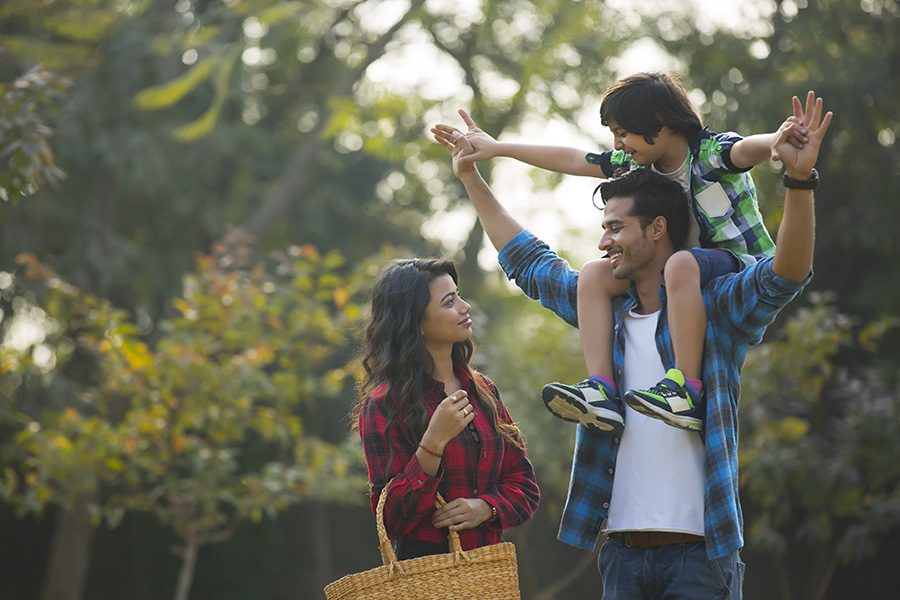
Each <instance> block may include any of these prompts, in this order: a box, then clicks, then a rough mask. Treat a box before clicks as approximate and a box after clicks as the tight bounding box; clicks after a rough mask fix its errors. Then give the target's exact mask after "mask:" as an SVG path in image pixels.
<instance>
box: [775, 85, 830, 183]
mask: <svg viewBox="0 0 900 600" xmlns="http://www.w3.org/2000/svg"><path fill="white" fill-rule="evenodd" d="M791 102H792V104H793V105H794V116H793V117H790V118H788V120H787V121H785V122H784V123H783V124H782V125H781V127H779V128H778V131H777V137H776V138H775V141H774V142H773V143H772V159H773V160H780V161H781V162H782V163H783V164H784V169H785V172H786V173H787V175H788V177H793V178H794V179H809V177H810V175H811V174H812V169H813V167H814V166H816V160H817V159H818V158H819V148H820V147H821V145H822V140H823V139H824V138H825V134H826V133H827V132H828V126H829V125H830V124H831V118H832V117H833V114H832V113H831V111H828V112H827V113H826V114H825V116H824V117H823V116H822V99H821V98H816V94H815V92H813V91H812V90H810V91H809V93H807V95H806V107H805V108H804V107H803V106H802V105H801V104H800V99H799V98H798V97H797V96H794V97H793V98H792V99H791ZM802 130H806V138H807V141H806V143H805V144H804V145H803V147H802V148H798V147H797V145H796V143H794V140H795V138H796V136H797V133H798V132H799V131H802Z"/></svg>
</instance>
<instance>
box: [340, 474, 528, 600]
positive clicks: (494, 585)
mask: <svg viewBox="0 0 900 600" xmlns="http://www.w3.org/2000/svg"><path fill="white" fill-rule="evenodd" d="M388 487H390V483H388V485H386V486H384V489H382V490H381V495H380V496H379V497H378V506H377V508H376V509H375V516H376V528H377V530H378V546H379V549H380V550H381V559H382V561H384V565H383V566H380V567H376V568H374V569H369V570H368V571H363V572H362V573H354V574H352V575H347V576H345V577H342V578H340V579H338V580H337V581H335V582H333V583H330V584H328V585H327V586H326V587H325V597H326V598H327V600H519V599H520V596H519V572H518V569H517V567H516V547H515V546H514V545H513V544H512V543H510V542H502V543H500V544H492V545H490V546H482V547H481V548H475V549H474V550H468V551H466V550H463V549H462V547H461V546H460V544H459V535H458V534H457V533H456V532H455V531H450V532H449V534H448V538H449V542H450V552H448V553H447V554H433V555H430V556H420V557H418V558H411V559H409V560H402V561H398V560H397V554H396V553H395V552H394V548H393V546H392V545H391V541H390V540H389V539H388V536H387V531H385V529H384V515H383V512H384V502H385V499H386V498H387V489H388ZM436 504H437V505H438V506H441V505H443V504H444V499H443V498H441V497H440V494H439V495H438V502H437V503H436Z"/></svg>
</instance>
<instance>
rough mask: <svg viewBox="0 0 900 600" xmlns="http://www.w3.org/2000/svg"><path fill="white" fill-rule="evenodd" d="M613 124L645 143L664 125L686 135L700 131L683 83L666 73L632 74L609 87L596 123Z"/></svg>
mask: <svg viewBox="0 0 900 600" xmlns="http://www.w3.org/2000/svg"><path fill="white" fill-rule="evenodd" d="M610 121H615V122H616V123H618V125H619V126H620V127H621V128H622V129H624V130H625V131H629V132H631V133H636V134H638V135H642V136H644V139H645V140H646V141H647V143H648V144H652V143H653V136H655V135H656V134H658V133H659V132H660V131H661V130H662V128H663V127H664V126H667V127H668V128H669V129H671V130H672V131H674V132H675V133H680V134H681V135H688V134H691V133H694V132H696V131H699V130H700V129H702V128H703V121H701V120H700V116H699V115H698V114H697V111H696V110H695V109H694V106H693V105H692V104H691V100H690V98H688V95H687V90H685V89H684V84H682V83H681V81H680V80H679V79H678V78H677V77H674V76H672V75H667V74H666V73H635V74H634V75H629V76H628V77H625V78H624V79H620V80H619V81H617V82H616V83H614V84H613V85H612V87H610V88H609V89H608V90H606V94H604V95H603V101H602V102H601V103H600V122H601V123H603V125H605V126H607V127H608V126H609V122H610Z"/></svg>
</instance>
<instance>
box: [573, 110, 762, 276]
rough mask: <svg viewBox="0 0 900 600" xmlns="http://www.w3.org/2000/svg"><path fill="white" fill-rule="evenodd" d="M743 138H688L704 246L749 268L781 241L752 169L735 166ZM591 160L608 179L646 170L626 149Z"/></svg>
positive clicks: (730, 135)
mask: <svg viewBox="0 0 900 600" xmlns="http://www.w3.org/2000/svg"><path fill="white" fill-rule="evenodd" d="M742 139H743V138H742V137H741V136H739V135H738V134H736V133H731V132H728V133H715V132H713V131H710V130H709V129H706V128H704V129H702V130H700V131H698V132H697V133H694V134H691V135H688V136H687V140H688V146H689V147H690V157H689V160H690V173H691V186H690V187H691V205H692V207H693V213H694V217H695V218H696V219H697V222H698V223H699V224H700V245H701V246H703V247H704V248H721V249H723V250H728V251H730V252H732V253H733V254H734V255H735V256H737V257H738V259H739V260H740V261H741V262H742V263H744V265H752V264H754V263H755V262H757V261H759V260H761V259H763V258H766V257H768V256H774V254H775V242H773V241H772V236H770V235H769V232H768V231H766V226H765V225H764V224H763V218H762V215H761V214H760V213H759V204H758V203H757V200H756V186H755V185H754V184H753V178H752V177H750V173H748V171H749V170H750V167H748V168H746V169H739V168H738V167H736V166H735V165H734V163H732V162H731V147H732V146H734V144H735V143H736V142H739V141H740V140H742ZM585 160H586V161H587V162H589V163H591V164H595V165H598V166H600V168H602V169H603V174H604V175H605V176H606V177H612V176H613V174H614V173H615V172H616V171H618V170H619V169H622V168H624V169H626V170H630V169H634V168H638V167H640V165H638V164H637V163H636V162H634V161H633V160H631V157H630V156H629V155H628V154H626V153H625V152H623V151H622V150H607V151H606V152H602V153H601V154H592V153H588V154H587V155H586V156H585Z"/></svg>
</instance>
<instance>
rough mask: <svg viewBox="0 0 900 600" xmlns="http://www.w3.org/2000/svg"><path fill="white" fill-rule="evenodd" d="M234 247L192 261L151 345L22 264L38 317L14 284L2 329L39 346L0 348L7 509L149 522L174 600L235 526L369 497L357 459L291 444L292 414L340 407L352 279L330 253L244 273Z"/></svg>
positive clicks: (102, 305)
mask: <svg viewBox="0 0 900 600" xmlns="http://www.w3.org/2000/svg"><path fill="white" fill-rule="evenodd" d="M229 242H230V243H229V245H228V246H224V245H223V246H221V247H217V248H216V252H215V253H214V254H213V255H212V256H202V257H201V258H200V259H199V260H198V265H197V272H196V274H194V275H191V276H188V277H186V279H185V284H184V294H183V295H182V297H180V298H177V299H176V300H175V301H174V303H173V304H174V307H175V309H176V310H177V315H175V316H173V317H171V318H168V319H165V320H164V321H163V322H162V323H161V325H160V327H161V330H162V331H163V334H162V335H161V336H160V337H159V339H158V340H157V341H156V342H155V343H154V344H152V345H149V344H147V343H145V342H144V341H142V339H141V335H140V328H139V327H138V326H137V325H136V324H135V323H133V322H132V321H131V320H130V319H129V318H128V317H127V313H125V312H123V311H121V310H117V309H114V308H113V307H112V306H111V305H110V304H109V303H108V302H106V301H104V300H101V299H99V298H97V297H94V296H92V295H90V294H87V293H84V292H82V291H81V290H78V289H77V288H74V287H73V286H71V285H69V284H67V283H66V282H64V281H62V280H61V279H60V278H59V277H58V276H57V275H56V274H55V273H54V272H53V271H52V270H50V269H49V268H48V267H46V266H45V265H43V264H41V263H40V262H38V261H37V260H36V259H34V258H33V257H28V256H26V257H23V258H22V264H23V266H24V267H25V277H27V278H28V279H29V280H31V281H32V282H35V283H37V284H39V285H38V286H37V287H36V288H35V291H34V298H35V299H38V298H39V299H40V300H39V302H31V301H29V300H28V298H29V296H30V294H29V293H28V292H26V290H25V289H24V286H23V284H22V282H21V281H16V282H15V283H14V284H11V285H15V286H16V288H17V292H18V293H17V295H15V296H14V297H13V298H11V300H10V302H9V303H8V304H7V308H8V309H10V319H9V320H5V321H4V323H7V324H8V329H9V330H10V331H15V330H16V328H19V329H21V328H22V327H26V328H27V327H31V328H32V330H33V331H34V332H35V333H36V335H35V336H34V337H33V338H32V339H31V340H30V343H24V344H23V343H14V342H15V336H12V338H10V337H9V336H7V339H8V340H11V341H10V342H9V343H8V344H6V345H5V346H4V347H3V348H2V354H0V360H2V362H0V371H2V372H3V373H4V377H3V380H2V381H3V384H2V391H3V397H4V401H5V403H8V405H9V406H12V407H14V408H13V409H11V410H10V411H9V412H8V413H6V414H5V415H4V416H5V417H6V426H7V427H12V428H14V429H15V430H16V433H15V438H14V441H15V447H14V448H12V449H7V452H11V453H13V456H14V457H15V464H17V465H18V466H17V467H16V468H7V469H6V472H5V474H4V477H5V482H4V485H3V495H4V497H5V498H6V499H7V501H10V502H13V503H14V504H15V505H16V506H17V507H18V509H19V511H20V512H22V513H26V512H37V513H39V512H40V511H42V510H43V509H44V507H45V506H47V505H48V504H58V505H62V506H78V505H80V504H84V505H86V508H87V511H88V514H90V515H91V516H92V521H93V524H95V525H96V524H99V522H100V521H105V522H106V523H107V524H109V525H115V524H117V523H118V522H119V520H120V519H121V518H122V516H123V514H124V513H125V512H126V511H129V510H140V511H145V512H149V513H151V514H153V515H154V516H155V517H156V518H157V519H158V520H159V521H160V522H161V523H163V524H165V525H166V526H168V527H170V528H171V529H172V530H173V531H174V532H175V533H176V534H177V536H178V537H179V538H180V539H181V541H182V546H181V547H180V548H178V549H177V552H178V553H179V555H180V556H181V557H182V568H181V572H180V573H179V577H178V583H177V586H176V592H175V594H174V596H173V597H174V598H175V599H176V600H185V599H186V598H187V597H188V592H189V589H190V585H191V579H192V575H193V570H194V566H195V564H196V558H197V551H198V550H199V548H201V547H202V546H204V545H206V544H210V543H215V542H221V541H225V540H227V539H228V538H229V537H230V536H231V535H232V534H233V532H234V530H235V529H236V528H237V526H238V525H239V524H241V523H242V522H244V521H246V520H248V519H249V520H252V521H258V520H259V519H261V518H262V517H263V516H269V517H274V516H276V515H277V514H278V513H279V512H280V511H282V510H283V509H284V508H286V507H287V506H288V505H290V504H292V503H295V502H298V501H300V500H302V499H306V498H318V499H326V500H343V499H344V498H346V497H347V496H348V494H350V493H351V491H352V492H359V491H361V490H362V489H364V487H365V486H364V482H363V480H362V476H361V470H360V469H359V462H360V461H359V458H358V454H359V451H358V448H355V447H342V446H341V445H336V444H334V443H331V442H328V441H325V440H323V439H320V438H318V437H316V436H315V435H314V434H311V433H309V432H307V431H305V429H304V415H308V414H312V413H314V412H316V411H321V410H322V407H323V406H324V405H325V404H326V403H327V402H328V401H329V400H331V399H337V398H340V397H341V396H342V395H343V394H345V393H346V385H347V382H348V380H349V375H350V373H351V369H352V367H351V366H350V365H349V364H347V362H346V353H345V352H344V350H343V346H344V342H345V340H344V332H345V331H346V330H347V328H349V327H352V326H353V323H354V322H355V320H356V319H357V318H358V316H359V314H360V310H359V307H358V306H357V305H356V304H355V303H354V302H353V301H352V299H353V297H354V296H355V295H356V293H357V290H358V289H359V285H360V283H361V281H362V279H361V278H360V276H359V275H358V272H357V274H354V273H352V272H351V273H349V274H346V275H345V274H342V259H341V258H340V256H339V255H337V254H336V253H329V254H325V255H320V254H319V253H318V252H317V251H316V250H315V249H314V248H312V247H310V246H305V247H299V246H295V247H291V248H289V249H288V251H287V252H285V253H281V254H280V255H277V256H274V257H273V258H272V259H271V261H270V262H269V263H268V264H252V263H251V262H250V259H251V254H250V252H249V246H247V245H246V244H245V242H244V241H243V240H241V239H236V240H235V239H232V240H229ZM10 287H11V286H7V289H9V288H10ZM29 321H30V322H29ZM40 332H43V336H41V335H40ZM27 341H28V340H26V342H27ZM85 363H93V364H94V365H95V368H94V369H89V370H88V369H85V368H84V367H85ZM86 371H87V372H89V373H92V376H91V377H90V378H88V379H85V378H84V377H83V376H82V375H81V374H82V373H84V372H86ZM66 375H69V377H67V376H66ZM59 391H64V392H65V393H64V395H63V397H62V398H59V399H57V400H55V401H53V400H50V399H51V398H53V397H57V396H56V392H59ZM66 396H68V397H66ZM57 398H58V397H57ZM54 404H57V405H59V408H58V409H54V408H55V407H54V406H53V405H54ZM360 497H361V495H360ZM70 593H71V590H70Z"/></svg>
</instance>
